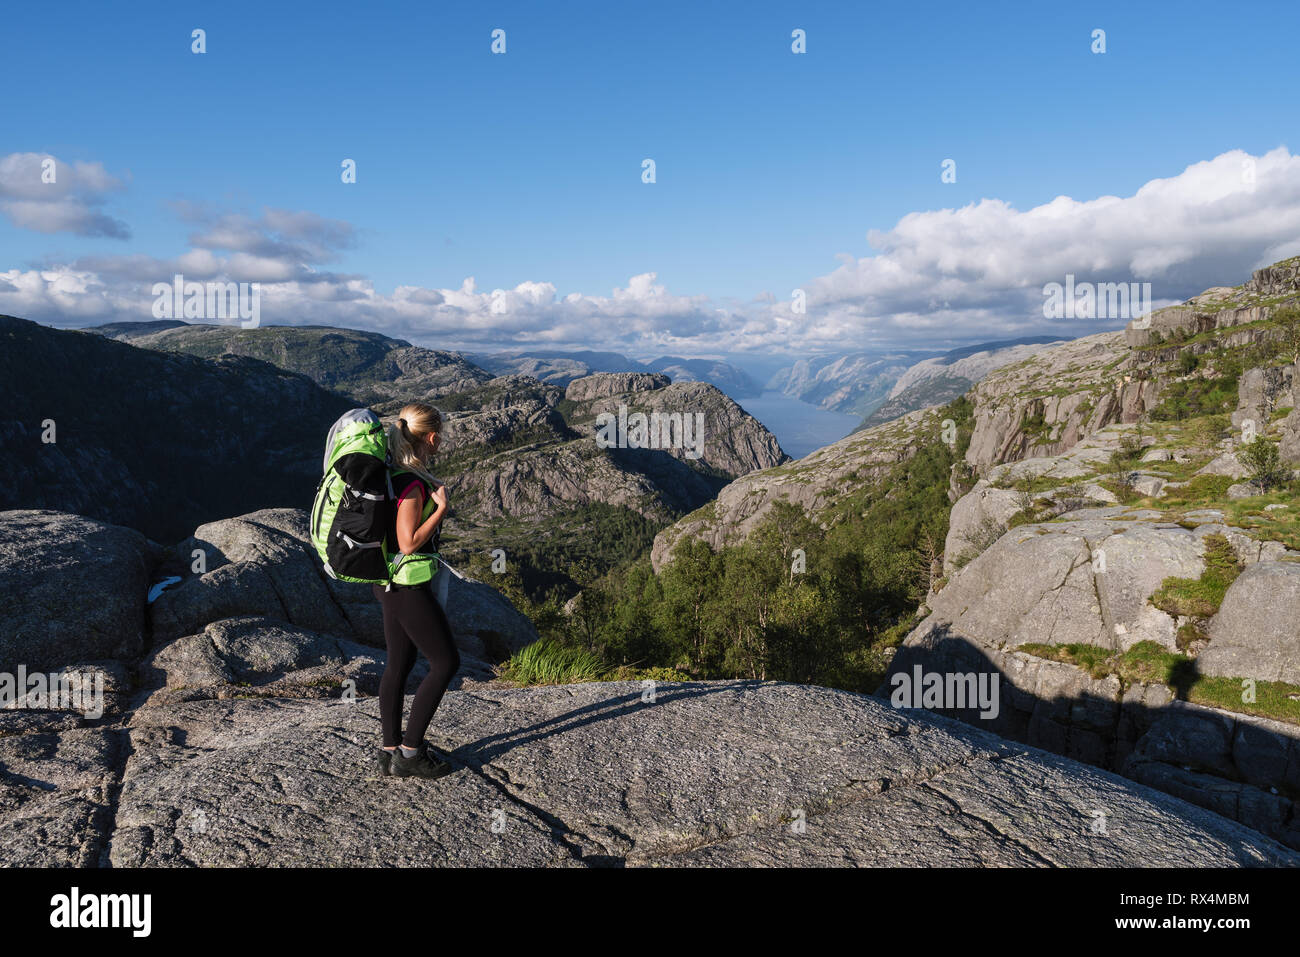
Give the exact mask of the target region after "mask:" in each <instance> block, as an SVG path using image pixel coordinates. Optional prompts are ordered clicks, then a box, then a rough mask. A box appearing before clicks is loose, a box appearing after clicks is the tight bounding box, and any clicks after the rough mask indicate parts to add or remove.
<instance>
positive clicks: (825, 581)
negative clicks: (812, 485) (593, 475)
mask: <svg viewBox="0 0 1300 957" xmlns="http://www.w3.org/2000/svg"><path fill="white" fill-rule="evenodd" d="M971 412H972V410H971V405H970V403H969V402H968V401H966V400H965V399H964V398H962V399H958V400H955V401H954V402H952V403H949V405H947V406H945V407H944V409H943V410H942V414H941V415H940V416H938V417H937V419H936V422H937V421H939V420H942V419H943V418H951V419H953V420H954V421H955V422H956V423H957V426H958V432H957V442H956V443H955V447H949V446H948V445H946V444H945V443H944V442H942V441H941V440H940V436H939V434H937V432H936V433H935V434H934V435H933V436H931V437H929V438H930V441H928V442H926V443H925V444H924V445H922V447H921V448H920V449H919V450H918V451H917V453H916V454H915V456H914V457H913V458H911V459H910V460H908V461H906V462H902V463H899V464H898V465H896V466H894V467H893V469H892V470H891V471H890V472H889V473H888V474H887V475H885V476H884V477H883V478H881V479H879V480H877V481H872V482H866V483H863V484H861V485H857V486H852V485H850V486H849V487H847V488H846V489H845V490H844V492H843V493H842V496H841V497H840V498H839V499H838V500H837V501H836V503H835V504H834V505H833V506H832V507H831V508H829V509H827V510H826V511H824V512H822V513H820V514H818V515H817V516H816V518H814V517H812V516H810V515H809V514H807V513H806V512H805V511H804V510H803V509H802V508H801V507H800V506H798V505H795V504H792V503H789V502H784V501H781V500H779V499H778V500H776V501H774V502H773V504H772V507H771V509H770V510H769V512H768V513H767V515H766V517H765V518H764V520H763V521H762V522H761V523H760V524H759V525H758V526H757V527H756V528H755V529H754V530H753V531H752V532H751V534H750V535H749V536H748V538H747V539H746V540H745V541H744V542H743V543H741V544H738V545H733V546H726V547H723V548H721V549H720V550H719V551H717V552H715V551H713V550H712V549H711V548H710V547H709V546H708V545H707V544H706V543H704V542H702V541H700V540H698V539H695V538H689V539H687V540H685V541H682V542H681V543H679V544H678V546H677V548H676V550H675V551H674V556H673V560H672V561H671V562H670V563H669V564H668V565H667V566H666V567H664V568H663V569H662V570H661V571H660V572H659V574H658V575H656V574H654V572H653V571H652V570H651V568H650V563H649V561H648V559H646V558H641V559H639V560H637V561H635V562H632V563H630V564H628V565H626V566H624V567H621V568H619V569H617V570H615V571H613V572H611V573H609V574H605V575H600V576H593V578H592V580H591V581H590V582H587V583H585V585H586V587H584V589H583V591H582V594H581V596H580V598H579V599H578V601H577V602H576V606H575V607H574V608H573V609H572V614H569V615H566V614H564V612H563V611H562V609H561V604H562V600H561V594H560V593H559V591H558V590H553V591H551V592H550V593H548V594H547V595H546V596H545V597H544V598H542V599H540V600H538V599H537V598H536V597H535V596H532V595H529V594H528V593H527V592H526V591H525V589H523V588H522V587H520V583H519V582H518V580H517V579H515V580H513V581H512V580H510V578H509V576H497V577H496V578H490V579H489V580H491V581H493V584H494V585H497V586H498V587H502V589H503V590H504V591H505V592H506V593H507V594H508V595H510V597H511V599H512V600H514V601H515V602H516V604H517V605H518V606H519V607H520V608H521V610H522V611H524V612H525V613H526V614H528V615H529V616H530V617H531V618H532V619H533V621H534V623H535V624H536V625H537V627H538V630H539V632H540V633H541V634H542V635H543V636H544V637H545V638H546V639H547V641H548V650H547V651H546V652H545V655H546V656H547V658H548V659H549V658H551V657H555V656H558V655H559V652H558V651H556V650H555V649H573V650H576V651H581V652H583V653H584V654H587V655H590V656H592V657H593V658H594V659H595V660H596V661H598V662H599V668H598V669H597V670H598V672H599V673H602V674H605V673H608V674H616V675H618V674H646V673H649V671H654V670H655V669H665V668H667V669H671V671H672V673H673V674H678V675H682V676H686V677H689V678H692V679H720V678H759V679H769V680H784V681H795V682H799V683H804V684H823V685H829V686H832V687H838V688H846V689H850V690H855V691H871V690H874V688H875V687H876V686H877V685H878V684H879V682H880V680H881V679H882V677H883V675H884V671H885V668H886V663H887V656H886V654H885V652H886V649H888V648H891V647H893V646H895V645H897V644H898V643H899V642H900V641H901V640H902V638H903V637H904V636H905V635H906V634H907V631H908V630H910V628H911V627H912V626H913V625H914V624H915V618H914V614H915V610H916V607H917V605H918V604H919V603H920V602H921V601H923V600H924V598H925V595H926V594H927V593H928V592H929V590H930V588H931V587H932V585H933V584H935V583H936V582H937V580H938V576H939V575H940V574H941V565H942V562H941V555H942V548H943V544H942V543H943V540H944V538H945V536H946V535H947V531H948V511H949V508H950V505H951V503H950V502H949V501H948V495H947V492H948V477H949V471H950V468H951V466H952V465H953V463H954V462H955V461H957V460H959V459H960V458H961V457H962V456H963V455H964V453H965V449H966V446H967V444H969V441H970V430H971ZM920 438H922V439H925V438H926V436H921V437H920ZM823 526H824V527H823ZM575 577H576V578H581V577H582V575H581V574H576V575H575ZM503 579H504V580H503ZM538 654H539V655H540V654H542V652H539V653H538ZM647 669H649V671H647ZM552 670H553V671H554V670H555V669H552ZM508 671H509V675H510V676H511V678H512V680H524V681H526V680H531V676H532V674H533V671H530V670H528V669H525V668H524V667H523V666H522V665H521V666H519V667H518V668H516V667H514V666H513V665H512V667H511V668H510V669H508Z"/></svg>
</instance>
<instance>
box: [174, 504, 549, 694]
mask: <svg viewBox="0 0 1300 957" xmlns="http://www.w3.org/2000/svg"><path fill="white" fill-rule="evenodd" d="M172 552H173V555H172V559H171V562H170V564H169V566H168V568H169V569H170V570H172V571H173V572H174V573H177V574H185V575H186V576H187V577H186V578H185V580H184V581H183V582H181V583H180V584H179V585H176V586H174V587H173V588H169V589H167V590H165V591H163V593H162V594H161V595H160V596H159V597H158V599H157V600H156V601H155V602H154V604H153V606H152V612H151V617H152V621H153V633H154V640H155V642H156V643H163V642H171V641H174V640H176V639H179V638H182V637H187V636H195V635H200V634H204V633H205V629H207V628H208V626H210V625H211V624H212V623H213V622H219V621H222V620H224V619H231V618H243V617H246V616H258V617H268V618H272V619H276V620H278V621H281V622H285V623H288V624H290V625H293V626H295V628H296V629H297V630H296V631H295V632H294V634H295V635H297V636H298V637H297V638H295V639H294V640H295V641H297V642H299V643H301V642H302V640H303V639H302V638H301V635H302V634H303V633H305V632H314V633H322V634H327V635H331V636H333V637H335V638H341V639H345V640H349V641H353V642H356V643H360V644H365V645H371V646H374V647H379V648H382V647H383V646H384V637H383V634H384V633H383V621H382V618H381V616H380V611H379V605H378V603H377V602H376V601H375V599H374V596H373V595H372V594H371V590H370V586H368V585H353V584H349V583H346V582H339V581H335V580H333V579H330V578H328V577H327V576H326V575H325V574H324V573H323V571H322V570H321V566H320V559H319V558H318V557H317V556H316V554H315V553H314V552H313V551H312V549H311V544H310V538H309V536H308V530H307V514H306V512H304V511H302V510H300V509H267V510H264V511H261V512H255V513H253V514H250V515H244V516H240V517H239V518H233V519H225V520H223V521H220V522H213V523H211V524H208V525H204V526H201V527H200V528H198V529H197V530H196V531H195V532H194V535H193V536H192V537H191V538H189V539H187V540H185V541H183V542H181V543H180V544H179V545H177V546H176V547H175V548H174V549H173V550H172ZM196 567H197V568H199V569H201V571H199V572H197V573H193V572H194V569H195V568H196ZM191 573H193V574H191ZM439 574H449V573H448V572H446V571H445V569H444V570H443V571H441V572H439ZM448 587H449V591H448V602H447V606H448V620H449V622H450V624H451V627H452V635H453V637H454V638H455V640H456V643H457V645H458V647H459V648H460V651H461V655H462V659H463V661H464V666H465V668H466V669H467V670H473V671H475V672H477V673H483V672H486V671H487V670H488V665H489V663H494V662H498V661H501V660H503V659H504V658H507V657H509V655H510V654H511V653H513V652H514V651H516V650H518V649H519V648H521V647H523V646H524V645H526V644H528V643H530V642H532V641H535V640H536V639H537V631H536V629H535V628H534V627H533V625H532V623H531V622H530V621H528V619H527V618H525V617H524V616H522V615H520V614H519V613H518V612H516V611H514V609H513V607H512V606H511V605H510V603H509V601H508V600H507V599H506V598H505V597H504V596H502V595H501V593H500V592H498V591H497V590H496V589H494V588H492V587H490V586H488V585H485V584H483V583H481V582H477V581H474V580H473V579H469V578H464V579H462V578H457V577H455V576H450V578H449V586H448ZM207 637H208V639H211V637H212V636H211V635H208V636H207ZM190 644H194V642H190ZM199 644H200V645H201V644H202V642H199ZM302 654H307V655H310V654H311V652H310V650H307V651H304V652H302ZM281 670H283V669H281Z"/></svg>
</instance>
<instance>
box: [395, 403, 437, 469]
mask: <svg viewBox="0 0 1300 957" xmlns="http://www.w3.org/2000/svg"><path fill="white" fill-rule="evenodd" d="M430 432H437V433H439V434H441V433H442V413H441V412H439V411H438V410H437V409H435V408H434V407H433V406H431V405H425V404H424V403H422V402H412V403H411V404H410V405H405V406H403V407H402V411H401V412H400V413H398V416H397V421H396V422H394V423H393V424H392V425H390V426H389V427H388V454H389V457H390V458H391V459H392V462H393V465H394V466H396V467H397V468H400V469H405V470H406V471H408V472H414V473H415V474H416V475H418V476H419V477H420V478H422V479H424V480H425V481H426V482H428V483H430V484H436V483H437V481H438V480H437V479H435V478H434V477H433V474H432V473H431V472H430V471H429V463H428V462H427V461H425V459H424V458H423V457H422V456H421V455H420V453H419V452H418V451H417V448H418V446H419V442H420V440H419V438H418V437H417V436H423V435H427V434H428V433H430Z"/></svg>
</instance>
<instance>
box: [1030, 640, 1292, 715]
mask: <svg viewBox="0 0 1300 957" xmlns="http://www.w3.org/2000/svg"><path fill="white" fill-rule="evenodd" d="M1015 650H1016V651H1023V652H1025V653H1027V654H1031V655H1034V656H1036V657H1038V658H1046V659H1047V660H1049V661H1064V662H1066V663H1068V664H1072V665H1075V666H1076V667H1078V668H1082V669H1083V670H1084V671H1086V672H1088V674H1089V675H1091V676H1092V677H1093V678H1098V679H1100V678H1105V677H1106V676H1107V675H1115V676H1117V677H1118V678H1119V679H1120V681H1121V683H1122V684H1123V686H1124V687H1126V688H1127V687H1128V686H1129V685H1132V684H1134V683H1139V682H1140V683H1145V684H1162V685H1166V686H1167V687H1169V688H1170V689H1171V690H1172V691H1173V693H1174V696H1175V697H1176V698H1178V699H1179V700H1182V701H1190V702H1192V703H1194V704H1200V705H1205V706H1206V707H1210V708H1221V709H1223V710H1224V711H1232V712H1236V713H1237V714H1252V715H1257V716H1259V717H1262V718H1272V719H1274V720H1276V721H1288V722H1290V723H1292V724H1300V686H1296V685H1290V684H1285V683H1283V682H1280V681H1256V682H1254V690H1255V700H1254V701H1253V702H1247V701H1243V700H1242V699H1243V697H1244V694H1243V691H1244V688H1243V679H1241V678H1215V677H1210V676H1208V675H1203V674H1200V673H1199V672H1198V671H1197V670H1196V662H1195V660H1194V659H1192V658H1189V657H1188V656H1187V655H1182V654H1178V653H1177V652H1173V651H1170V650H1169V649H1167V648H1165V647H1163V646H1161V645H1160V644H1158V643H1156V642H1154V641H1140V642H1138V643H1137V644H1136V645H1134V646H1133V647H1132V648H1130V649H1129V650H1128V651H1125V652H1123V653H1122V654H1115V653H1113V652H1109V651H1106V650H1105V649H1103V648H1098V647H1096V646H1095V645H1079V644H1073V645H1043V644H1024V645H1020V646H1019V647H1017V648H1016V649H1015Z"/></svg>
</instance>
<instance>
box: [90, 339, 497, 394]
mask: <svg viewBox="0 0 1300 957" xmlns="http://www.w3.org/2000/svg"><path fill="white" fill-rule="evenodd" d="M86 331H87V332H94V333H98V334H100V335H104V336H108V337H110V338H113V339H118V340H121V341H123V342H129V343H130V344H131V345H134V346H140V347H141V348H145V349H159V350H162V351H164V352H184V353H188V354H189V355H194V356H199V357H201V358H216V357H218V356H248V357H250V358H254V359H261V360H263V361H264V362H270V363H272V364H274V365H277V366H279V367H280V368H282V369H287V370H289V371H291V372H299V373H302V374H303V375H305V376H308V377H309V378H311V379H313V380H314V381H315V382H317V383H318V384H319V385H321V386H324V387H325V388H327V389H331V390H333V391H336V392H342V393H345V394H347V395H350V396H352V397H353V398H355V399H357V401H359V402H361V403H364V404H367V405H381V404H383V403H385V402H403V401H412V400H429V401H432V400H433V399H436V398H437V397H438V396H440V395H444V394H446V393H449V392H460V391H464V390H465V389H468V388H473V387H474V386H475V385H478V384H480V383H483V382H486V381H488V380H489V379H491V378H492V376H491V375H490V374H489V373H487V372H485V371H484V370H482V369H480V368H478V367H477V366H475V365H474V364H472V363H470V362H468V361H467V360H466V359H465V358H464V357H463V356H461V355H460V354H459V353H456V352H441V351H438V350H435V349H425V348H422V347H420V346H413V345H411V344H410V343H409V342H406V341H405V340H402V339H390V338H389V337H388V336H384V335H380V334H379V333H377V332H360V331H358V330H355V329H336V328H333V327H330V326H259V327H257V328H255V329H243V328H241V327H239V326H228V325H217V324H213V323H186V322H177V321H175V320H161V321H159V322H123V323H110V324H109V325H104V326H92V327H90V328H89V329H87V330H86Z"/></svg>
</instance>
